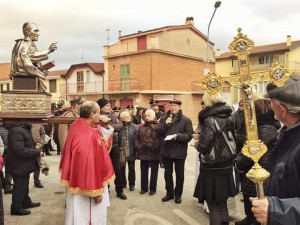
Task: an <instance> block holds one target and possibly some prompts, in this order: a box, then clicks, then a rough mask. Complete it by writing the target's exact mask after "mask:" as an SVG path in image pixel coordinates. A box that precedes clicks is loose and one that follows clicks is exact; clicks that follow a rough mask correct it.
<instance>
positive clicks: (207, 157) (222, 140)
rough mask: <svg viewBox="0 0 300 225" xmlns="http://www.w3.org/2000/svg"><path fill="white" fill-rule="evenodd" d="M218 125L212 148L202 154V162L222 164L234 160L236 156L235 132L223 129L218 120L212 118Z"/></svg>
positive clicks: (216, 125)
mask: <svg viewBox="0 0 300 225" xmlns="http://www.w3.org/2000/svg"><path fill="white" fill-rule="evenodd" d="M211 120H212V121H213V123H214V124H215V127H216V132H215V133H214V136H213V140H212V141H211V143H212V144H211V146H210V150H209V151H208V152H207V153H206V154H201V162H203V163H206V164H220V163H224V162H228V161H230V160H233V159H234V158H235V156H236V143H235V140H234V134H233V132H232V131H230V130H226V131H222V130H221V129H220V127H219V124H218V122H217V121H216V120H215V119H214V118H211Z"/></svg>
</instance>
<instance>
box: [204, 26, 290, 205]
mask: <svg viewBox="0 0 300 225" xmlns="http://www.w3.org/2000/svg"><path fill="white" fill-rule="evenodd" d="M241 31H242V29H241V28H239V29H238V35H237V36H236V37H235V38H234V40H233V41H232V42H231V43H230V45H229V49H230V50H231V52H232V53H233V54H235V55H236V56H237V61H238V69H239V72H238V73H237V74H236V75H232V76H230V77H221V76H217V75H216V74H215V73H209V74H208V75H207V76H206V77H205V79H204V80H203V81H202V85H200V86H201V87H203V88H204V89H205V90H207V91H208V92H209V93H210V94H216V93H217V92H221V91H222V88H223V87H225V86H227V85H228V84H229V85H231V86H234V87H237V88H239V89H241V90H242V101H243V103H244V106H246V107H245V110H244V113H245V125H246V134H247V141H246V143H245V145H244V147H243V148H242V153H243V154H244V155H245V156H247V157H249V158H251V159H252V160H253V161H254V166H253V167H252V169H251V170H250V171H249V172H248V173H247V177H248V178H249V179H250V180H252V181H253V182H254V183H255V184H256V190H257V196H258V198H260V199H261V198H264V191H263V182H264V181H265V180H266V179H267V178H268V177H269V176H270V173H269V172H267V171H266V170H265V169H264V168H262V167H261V166H260V165H259V164H258V160H259V159H260V158H261V157H262V156H263V154H265V153H266V151H267V146H266V145H265V144H264V143H263V142H262V141H261V140H259V138H258V129H257V122H256V114H255V107H254V101H253V93H252V87H253V85H255V84H256V83H257V82H261V81H270V82H272V83H274V84H275V85H276V86H282V85H283V84H284V83H285V81H286V80H288V78H289V76H290V73H289V71H288V69H286V68H284V66H282V65H281V64H279V63H274V65H273V66H272V68H271V69H270V70H265V71H262V72H251V71H250V69H249V54H250V52H251V50H252V48H253V47H254V42H253V41H252V40H250V39H249V38H248V37H247V35H243V34H242V32H241Z"/></svg>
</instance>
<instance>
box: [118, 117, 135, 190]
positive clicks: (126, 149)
mask: <svg viewBox="0 0 300 225" xmlns="http://www.w3.org/2000/svg"><path fill="white" fill-rule="evenodd" d="M120 119H121V121H122V123H123V128H122V129H121V130H120V132H119V143H118V144H119V149H120V166H121V174H122V183H123V187H124V188H126V186H127V179H126V163H127V165H128V183H129V190H130V191H134V190H135V160H136V149H135V147H134V138H135V135H136V133H137V126H136V125H135V124H134V123H132V121H131V115H130V114H129V112H127V111H124V112H122V113H121V114H120Z"/></svg>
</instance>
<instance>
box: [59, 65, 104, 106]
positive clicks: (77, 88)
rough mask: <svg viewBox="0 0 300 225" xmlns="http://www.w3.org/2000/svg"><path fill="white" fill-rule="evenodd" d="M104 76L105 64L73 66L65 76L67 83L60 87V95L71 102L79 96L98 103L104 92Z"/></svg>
mask: <svg viewBox="0 0 300 225" xmlns="http://www.w3.org/2000/svg"><path fill="white" fill-rule="evenodd" d="M104 74H105V71H104V64H103V63H81V64H73V65H71V67H70V68H69V69H68V70H67V71H66V73H65V75H64V76H63V78H64V79H65V83H64V84H61V85H60V87H59V89H60V94H61V95H62V96H65V99H66V100H68V101H70V102H72V100H73V99H74V97H75V96H78V95H80V96H83V97H84V98H85V99H87V100H91V101H96V100H97V99H99V97H100V96H101V95H102V93H103V91H104V86H105V83H104Z"/></svg>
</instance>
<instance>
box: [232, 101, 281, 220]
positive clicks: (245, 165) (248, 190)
mask: <svg viewBox="0 0 300 225" xmlns="http://www.w3.org/2000/svg"><path fill="white" fill-rule="evenodd" d="M255 109H256V116H257V126H258V137H259V139H260V140H261V141H262V142H263V143H264V144H265V145H266V146H267V148H268V151H267V152H266V153H265V154H264V155H263V156H262V157H261V158H260V160H259V161H258V163H259V164H260V165H261V166H262V167H263V168H264V169H266V170H268V169H269V165H270V160H271V152H272V150H273V148H274V147H275V143H276V140H277V134H278V133H277V130H278V129H279V128H280V123H279V121H277V120H275V118H274V112H273V110H272V108H271V104H270V100H269V99H258V100H256V101H255ZM252 166H253V161H252V160H251V159H249V158H247V157H246V156H242V157H241V159H240V160H239V161H238V162H237V163H236V165H235V168H236V170H237V171H239V172H240V173H243V174H246V173H247V172H248V171H249V170H250V169H251V168H252ZM242 192H243V198H244V209H245V214H246V217H245V218H244V219H243V220H241V221H238V222H236V223H235V224H236V225H251V224H253V223H254V222H255V217H254V215H253V212H252V211H251V207H252V204H251V202H250V201H249V198H250V197H256V196H257V195H256V188H255V184H254V183H253V182H252V181H251V180H249V179H248V178H246V177H245V179H244V180H243V183H242Z"/></svg>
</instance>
